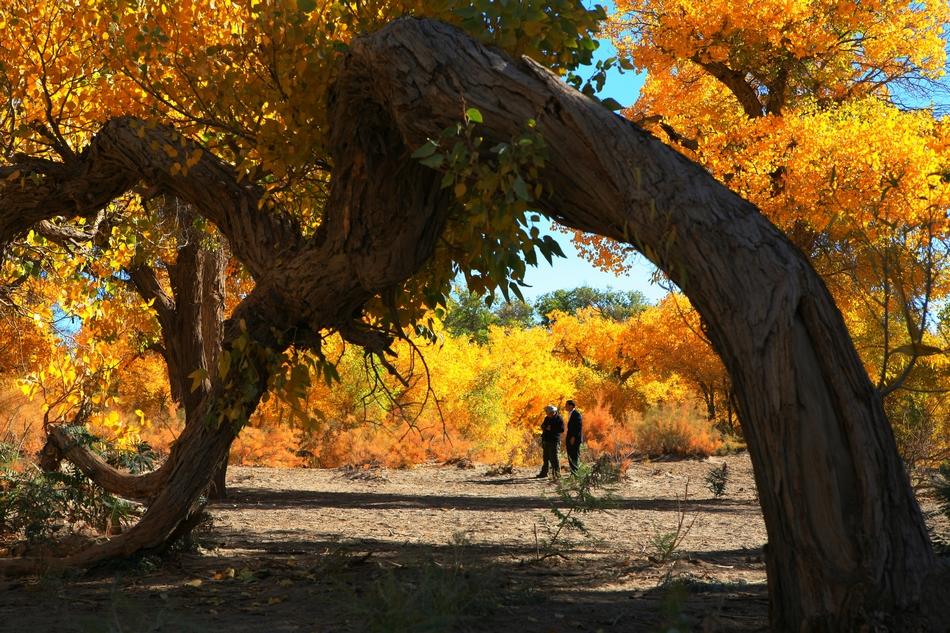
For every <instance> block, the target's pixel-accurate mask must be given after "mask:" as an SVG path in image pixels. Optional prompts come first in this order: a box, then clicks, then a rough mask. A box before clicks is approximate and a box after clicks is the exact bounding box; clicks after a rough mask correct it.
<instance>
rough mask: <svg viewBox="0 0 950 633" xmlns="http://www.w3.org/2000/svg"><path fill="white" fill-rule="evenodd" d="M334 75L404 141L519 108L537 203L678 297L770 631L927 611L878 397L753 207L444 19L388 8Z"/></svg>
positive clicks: (926, 553)
mask: <svg viewBox="0 0 950 633" xmlns="http://www.w3.org/2000/svg"><path fill="white" fill-rule="evenodd" d="M339 84H340V86H339V87H338V89H337V92H338V94H353V95H355V97H356V98H357V99H363V100H365V101H370V102H372V103H373V104H375V105H376V106H378V107H380V108H385V109H387V110H388V111H389V112H390V113H391V117H392V119H393V120H394V121H395V122H396V124H397V126H398V129H399V132H400V134H401V135H402V138H403V139H404V144H405V145H406V146H407V147H410V148H415V147H418V146H420V145H422V144H423V143H424V142H425V141H426V139H428V138H436V137H438V135H439V133H440V132H441V130H442V129H444V128H446V127H448V126H450V125H453V124H454V123H455V122H457V121H458V120H459V119H460V118H461V112H462V109H463V108H464V107H475V108H478V109H479V110H480V111H481V112H482V114H483V117H484V120H485V125H484V126H483V128H482V129H481V133H483V134H484V135H485V137H486V142H485V143H484V145H483V146H484V147H490V146H492V145H493V144H494V143H495V142H501V141H507V140H510V139H511V138H512V137H513V136H515V135H516V134H517V133H518V132H519V130H521V129H523V126H524V124H525V122H526V121H527V120H528V119H536V120H537V129H538V131H539V132H540V133H541V134H542V135H543V136H544V138H545V140H546V142H547V145H548V147H549V152H550V155H549V158H548V163H547V166H546V168H545V171H544V176H543V180H544V184H545V185H546V189H545V191H546V194H545V196H544V199H543V200H542V201H541V206H542V207H543V209H544V210H545V211H546V212H548V213H549V214H550V215H552V216H553V217H555V218H556V219H557V220H558V221H559V222H561V223H562V224H565V225H567V226H570V227H572V228H577V229H580V230H584V231H589V232H594V233H599V234H601V235H606V236H608V237H611V238H614V239H617V240H619V241H623V242H627V243H630V244H632V245H634V246H635V247H637V248H638V249H639V250H640V251H641V252H642V253H643V254H644V255H645V256H646V257H647V258H648V259H650V260H651V261H653V263H655V264H656V265H657V266H659V267H660V268H661V269H662V270H664V271H665V272H666V273H667V274H669V275H670V277H671V278H672V279H673V280H674V282H676V283H677V285H679V286H680V288H681V289H682V290H683V291H684V292H685V294H686V295H687V296H688V297H689V298H690V300H691V302H692V303H693V305H694V306H696V308H697V310H698V311H699V312H700V314H701V315H702V317H703V318H704V319H705V321H706V323H707V324H708V326H709V334H710V338H711V340H712V342H713V344H714V346H715V348H716V350H717V351H718V353H719V354H720V356H721V357H722V359H723V361H724V363H725V365H726V367H727V369H728V370H729V373H730V375H731V377H732V380H733V384H734V385H735V390H736V393H737V399H738V402H739V406H740V411H741V421H742V424H743V429H744V432H745V436H746V438H747V439H748V442H749V450H750V453H751V456H752V461H753V466H754V469H755V475H756V481H757V484H758V488H759V494H760V499H761V503H762V510H763V513H764V515H765V521H766V526H767V529H768V535H769V544H768V547H767V549H766V562H767V568H768V577H769V591H770V596H771V605H772V607H771V620H772V626H773V628H774V630H778V631H802V630H809V631H842V630H858V629H860V628H861V627H871V628H873V627H877V626H893V627H895V628H900V627H902V626H907V627H908V628H909V627H910V626H912V625H907V624H906V623H907V622H910V621H911V618H912V617H914V616H919V615H921V614H922V613H923V612H924V611H926V610H927V608H928V607H930V606H932V605H927V604H924V603H923V602H922V599H921V596H922V589H923V585H924V582H925V578H926V577H927V575H928V573H930V572H931V571H932V570H933V569H934V564H935V559H934V555H933V552H932V549H931V545H930V542H929V539H928V536H927V531H926V528H925V525H924V522H923V518H922V515H921V512H920V509H919V507H918V505H917V503H916V500H915V499H914V496H913V493H912V491H911V489H910V486H909V483H908V481H907V477H906V474H905V472H904V469H903V466H902V464H901V461H900V458H899V456H898V453H897V450H896V446H895V443H894V438H893V435H892V432H891V429H890V426H889V424H888V422H887V419H886V418H885V416H884V412H883V409H882V406H881V401H880V398H879V397H878V395H877V393H876V392H875V390H874V389H873V387H872V385H871V383H870V381H869V380H868V376H867V373H866V371H865V369H864V367H863V365H862V363H861V361H860V359H859V358H858V355H857V353H856V352H855V350H854V347H853V345H852V343H851V340H850V337H849V336H848V332H847V330H846V328H845V325H844V322H843V320H842V318H841V315H840V313H839V312H838V310H837V308H836V306H835V305H834V302H833V300H832V298H831V296H830V295H829V293H828V292H827V290H826V288H825V285H824V283H823V282H822V280H821V279H820V278H819V277H818V275H817V274H816V273H815V272H814V270H813V268H812V267H811V265H810V264H809V263H808V261H807V260H806V259H805V257H804V256H803V255H802V254H801V252H800V251H799V250H798V249H797V248H795V247H794V245H792V244H791V242H790V241H789V240H788V239H786V238H785V236H784V235H783V234H782V233H781V232H780V231H779V230H778V229H776V228H775V227H774V226H773V225H772V224H771V223H770V222H769V221H768V220H767V219H766V218H765V217H764V216H763V215H762V214H761V213H760V212H759V211H758V210H757V209H756V208H755V207H754V206H753V205H751V204H750V203H748V202H746V201H744V200H742V199H741V198H740V197H738V196H737V195H735V194H734V193H732V192H731V191H729V190H728V189H727V188H726V187H724V186H722V185H721V184H720V183H718V182H716V181H715V180H714V179H713V178H712V177H711V176H710V175H709V174H708V173H707V172H706V171H704V170H703V169H702V168H701V167H699V166H698V165H696V164H693V163H691V162H690V161H689V160H687V159H686V158H684V157H683V156H682V155H680V154H678V153H676V152H675V151H673V150H671V149H670V148H668V147H666V146H664V145H663V144H662V143H660V142H659V141H658V140H657V139H655V138H654V137H652V136H651V135H649V134H648V133H646V132H644V131H643V130H641V129H639V128H638V127H636V126H634V125H633V124H631V123H630V122H628V121H626V120H624V119H623V118H621V117H618V116H616V115H613V114H611V113H610V112H608V111H607V110H606V109H604V108H602V107H600V106H599V105H598V104H596V103H594V102H592V101H590V100H588V99H585V98H583V97H582V96H581V95H579V94H578V93H577V92H575V91H574V90H572V89H570V88H569V87H567V86H565V85H564V84H563V83H562V82H561V81H559V80H558V78H557V77H555V76H554V75H553V74H551V73H549V72H548V71H546V70H544V69H542V68H540V67H539V66H538V65H536V64H534V63H532V62H530V61H527V60H525V61H523V62H513V61H512V60H510V59H508V58H506V57H505V56H504V55H503V54H501V53H498V52H495V51H491V50H487V49H485V48H484V47H482V46H479V45H477V44H476V43H474V42H473V41H472V40H471V39H469V38H468V37H466V36H464V35H462V34H461V33H460V32H458V31H456V30H455V29H452V28H450V27H447V26H444V25H440V24H435V23H431V22H426V21H414V20H404V21H399V22H397V23H394V24H392V25H390V26H388V27H386V28H385V29H383V30H382V31H380V32H379V33H376V34H374V35H372V36H370V37H366V38H362V39H360V40H358V41H356V42H354V44H353V46H352V49H351V53H350V55H349V58H348V60H347V62H346V65H345V68H344V70H343V72H342V73H341V76H340V79H339ZM365 108H366V105H365V104H364V103H361V102H359V101H354V102H351V103H350V104H349V109H350V110H351V111H353V112H360V111H361V110H363V109H365Z"/></svg>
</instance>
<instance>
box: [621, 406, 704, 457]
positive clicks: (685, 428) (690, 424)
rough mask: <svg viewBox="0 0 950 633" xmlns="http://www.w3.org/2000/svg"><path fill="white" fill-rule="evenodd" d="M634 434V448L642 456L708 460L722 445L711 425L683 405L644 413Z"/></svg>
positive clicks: (692, 409)
mask: <svg viewBox="0 0 950 633" xmlns="http://www.w3.org/2000/svg"><path fill="white" fill-rule="evenodd" d="M635 431H636V435H637V448H638V450H639V451H640V452H642V453H644V454H646V455H680V456H683V457H694V456H695V457H708V456H710V455H712V454H714V453H715V452H716V451H717V450H718V449H719V447H720V445H721V444H722V440H721V439H720V437H719V434H718V433H717V432H716V431H715V430H714V429H713V427H712V423H711V422H709V420H707V419H706V418H705V416H703V415H701V414H700V413H699V412H698V411H697V410H696V409H695V408H694V407H691V406H689V405H686V404H685V403H679V404H664V405H660V406H657V407H655V408H653V409H651V410H649V411H647V412H646V414H645V415H644V417H643V421H642V422H641V423H640V424H639V425H637V427H636V429H635Z"/></svg>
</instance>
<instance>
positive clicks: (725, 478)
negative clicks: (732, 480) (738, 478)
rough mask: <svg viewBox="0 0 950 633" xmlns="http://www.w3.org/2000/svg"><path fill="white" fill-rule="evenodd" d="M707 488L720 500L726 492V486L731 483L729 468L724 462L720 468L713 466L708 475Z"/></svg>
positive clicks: (706, 479) (706, 478)
mask: <svg viewBox="0 0 950 633" xmlns="http://www.w3.org/2000/svg"><path fill="white" fill-rule="evenodd" d="M705 481H706V487H707V488H709V491H710V492H711V493H713V494H714V495H715V496H716V498H717V499H718V498H719V497H721V496H722V495H723V494H725V492H726V485H727V484H728V483H729V466H728V464H726V463H725V462H723V463H722V464H721V465H720V466H718V467H716V466H713V467H712V468H710V469H709V471H708V472H707V473H706V477H705Z"/></svg>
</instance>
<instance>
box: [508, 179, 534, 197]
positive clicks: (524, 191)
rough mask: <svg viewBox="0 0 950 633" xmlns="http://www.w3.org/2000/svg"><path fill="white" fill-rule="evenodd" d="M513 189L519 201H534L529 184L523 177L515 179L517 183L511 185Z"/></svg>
mask: <svg viewBox="0 0 950 633" xmlns="http://www.w3.org/2000/svg"><path fill="white" fill-rule="evenodd" d="M511 189H512V190H513V191H514V192H515V195H516V196H518V199H519V200H523V201H525V202H531V200H532V199H533V198H532V197H531V194H530V193H529V192H528V184H527V183H526V182H525V181H524V180H523V179H522V178H521V176H518V177H517V178H515V181H514V182H513V183H512V184H511Z"/></svg>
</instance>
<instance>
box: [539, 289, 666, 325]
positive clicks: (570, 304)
mask: <svg viewBox="0 0 950 633" xmlns="http://www.w3.org/2000/svg"><path fill="white" fill-rule="evenodd" d="M647 305H649V304H648V302H647V299H646V297H644V296H643V293H641V292H639V291H637V290H628V291H626V292H624V291H620V290H610V289H607V290H601V289H598V288H591V287H590V286H579V287H577V288H573V289H571V290H564V289H561V290H555V291H554V292H549V293H547V294H543V295H541V296H540V297H538V299H537V301H535V302H534V308H535V310H537V312H538V314H540V315H541V322H542V323H543V324H544V325H548V324H549V323H550V320H549V318H548V315H549V314H550V313H552V312H554V311H555V310H558V311H560V312H564V313H565V314H577V311H578V310H581V309H583V308H596V309H597V310H598V311H599V312H600V313H601V314H602V315H603V316H604V317H606V318H608V319H614V320H615V321H623V320H624V319H628V318H630V317H632V316H636V315H637V314H638V313H639V312H641V311H643V309H644V308H646V307H647Z"/></svg>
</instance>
